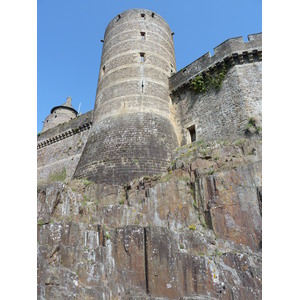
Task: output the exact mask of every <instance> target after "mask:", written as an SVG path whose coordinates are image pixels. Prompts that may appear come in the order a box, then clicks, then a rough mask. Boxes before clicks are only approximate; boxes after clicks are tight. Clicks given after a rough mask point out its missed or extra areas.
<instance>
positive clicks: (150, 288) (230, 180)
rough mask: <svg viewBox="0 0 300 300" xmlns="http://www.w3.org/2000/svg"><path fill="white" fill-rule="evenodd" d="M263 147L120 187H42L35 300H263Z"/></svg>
mask: <svg viewBox="0 0 300 300" xmlns="http://www.w3.org/2000/svg"><path fill="white" fill-rule="evenodd" d="M261 186H262V182H261V141H260V140H256V141H250V140H247V141H246V140H241V141H237V142H235V143H230V144H226V143H219V144H213V145H205V144H204V143H203V142H201V141H200V142H199V141H198V142H195V143H192V144H190V145H187V146H184V147H181V148H179V149H178V151H177V154H176V157H175V158H174V161H173V162H172V166H170V168H169V172H168V173H165V174H162V175H161V176H154V177H152V178H150V177H143V178H140V179H136V180H133V181H132V182H130V183H128V184H127V185H124V186H108V185H103V184H95V183H93V182H91V181H88V180H72V181H68V182H53V183H50V184H47V185H41V186H39V187H38V221H37V223H38V225H37V230H38V299H86V300H87V299H239V300H241V299H247V300H249V299H261V203H262V189H261Z"/></svg>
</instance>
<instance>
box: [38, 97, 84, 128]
mask: <svg viewBox="0 0 300 300" xmlns="http://www.w3.org/2000/svg"><path fill="white" fill-rule="evenodd" d="M71 101H72V98H71V97H67V101H66V102H65V103H64V104H62V105H59V106H55V107H53V108H52V109H51V114H50V115H48V116H47V118H46V119H45V122H44V126H43V130H42V132H45V131H46V130H48V129H50V128H53V127H55V126H57V125H59V124H62V123H65V122H68V121H70V120H72V119H74V118H75V117H77V114H78V113H77V111H76V110H75V109H74V108H73V107H72V104H71Z"/></svg>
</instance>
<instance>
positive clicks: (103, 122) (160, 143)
mask: <svg viewBox="0 0 300 300" xmlns="http://www.w3.org/2000/svg"><path fill="white" fill-rule="evenodd" d="M173 72H176V63H175V54H174V45H173V36H172V32H171V30H170V28H169V26H168V24H167V23H166V21H165V20H164V19H163V18H162V17H161V16H159V15H157V14H156V13H154V12H152V11H149V10H145V9H131V10H127V11H125V12H123V13H121V14H119V15H118V16H116V17H115V18H114V19H113V20H112V21H111V22H110V23H109V25H108V26H107V28H106V31H105V37H104V45H103V51H102V58H101V66H100V72H99V80H98V87H97V94H96V101H95V108H94V121H93V125H92V129H91V133H90V135H89V138H88V141H87V144H86V146H85V149H84V151H83V154H82V156H81V159H80V161H79V164H78V166H77V169H76V172H75V174H74V177H75V178H82V177H86V178H89V179H91V180H94V181H96V182H103V183H108V184H122V183H124V182H127V181H129V180H131V179H133V178H136V177H140V176H142V175H154V174H158V173H161V172H164V171H165V170H166V167H167V166H168V164H169V162H170V158H171V153H172V151H173V150H174V149H175V148H176V147H177V146H178V142H177V136H176V133H175V125H174V124H175V123H174V121H173V118H172V114H171V99H170V95H169V94H170V91H169V84H168V78H169V77H170V76H171V74H172V73H173Z"/></svg>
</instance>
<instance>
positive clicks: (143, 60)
mask: <svg viewBox="0 0 300 300" xmlns="http://www.w3.org/2000/svg"><path fill="white" fill-rule="evenodd" d="M140 61H141V62H145V53H140Z"/></svg>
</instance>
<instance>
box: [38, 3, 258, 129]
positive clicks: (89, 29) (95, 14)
mask: <svg viewBox="0 0 300 300" xmlns="http://www.w3.org/2000/svg"><path fill="white" fill-rule="evenodd" d="M130 8H146V9H150V10H153V11H154V12H156V13H158V14H159V15H161V16H162V17H163V18H164V19H165V20H166V21H167V22H168V24H169V26H170V28H171V30H172V31H173V32H175V35H174V44H175V55H176V63H177V70H180V69H182V68H183V67H185V66H186V65H188V64H190V63H191V62H193V61H194V60H196V59H197V58H199V57H200V56H202V55H203V54H205V53H206V52H208V51H209V52H210V53H211V54H212V55H213V48H214V47H216V46H217V45H219V44H220V43H222V42H223V41H225V40H226V39H228V38H232V37H237V36H243V38H244V39H245V40H247V35H248V34H252V33H258V32H261V31H262V1H261V0H226V1H225V0H215V1H213V0H186V1H183V0H126V1H125V0H101V1H99V0H86V1H83V0H63V1H62V0H38V1H37V71H38V72H37V130H38V132H40V131H41V129H42V126H43V123H42V121H43V120H44V119H45V118H46V116H47V115H48V114H49V113H50V110H51V108H52V107H54V106H56V105H60V104H62V103H64V102H65V100H66V98H67V96H70V97H72V99H73V100H72V105H73V107H74V108H75V109H76V110H78V108H79V104H80V103H81V108H80V112H82V113H85V112H87V111H89V110H92V109H93V108H94V100H95V94H96V88H97V80H98V71H99V67H100V60H101V51H102V45H103V44H102V43H101V42H100V40H101V39H102V38H103V37H104V31H105V28H106V26H107V24H108V23H109V22H110V21H111V19H112V18H114V17H115V16H116V15H117V14H119V13H121V12H123V11H124V10H127V9H130Z"/></svg>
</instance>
